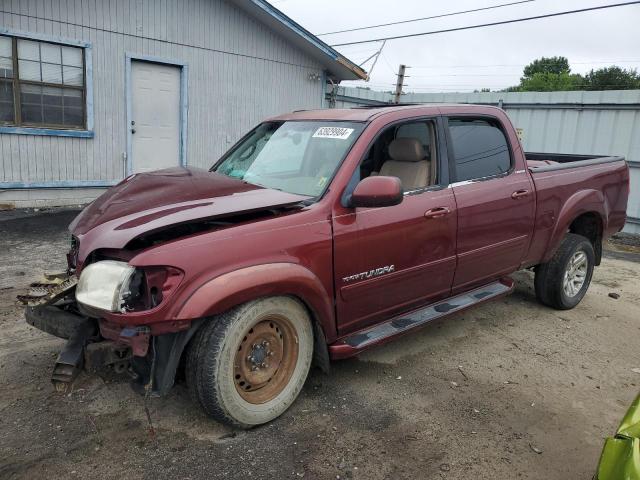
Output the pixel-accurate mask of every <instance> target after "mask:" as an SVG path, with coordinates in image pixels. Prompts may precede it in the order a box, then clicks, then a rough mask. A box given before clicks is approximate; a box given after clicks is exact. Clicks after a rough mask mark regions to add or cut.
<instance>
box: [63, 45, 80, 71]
mask: <svg viewBox="0 0 640 480" xmlns="http://www.w3.org/2000/svg"><path fill="white" fill-rule="evenodd" d="M62 64H63V65H68V66H70V67H82V49H80V48H75V47H62Z"/></svg>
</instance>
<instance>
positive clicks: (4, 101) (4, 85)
mask: <svg viewBox="0 0 640 480" xmlns="http://www.w3.org/2000/svg"><path fill="white" fill-rule="evenodd" d="M13 121H14V108H13V84H12V83H11V81H7V80H1V79H0V122H4V123H6V122H9V123H11V122H13Z"/></svg>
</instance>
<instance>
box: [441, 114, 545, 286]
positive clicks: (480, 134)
mask: <svg viewBox="0 0 640 480" xmlns="http://www.w3.org/2000/svg"><path fill="white" fill-rule="evenodd" d="M447 123H448V133H449V135H448V144H449V148H448V152H449V162H450V166H451V175H452V177H453V180H452V181H453V183H452V184H451V186H452V187H453V193H454V195H455V199H456V204H457V208H458V234H457V248H456V252H457V260H458V262H457V267H456V272H455V277H454V281H453V290H452V293H456V292H460V291H463V290H467V289H469V288H471V287H473V286H475V285H479V284H482V283H486V282H488V281H491V280H493V279H496V278H499V277H500V276H502V275H505V274H508V273H511V272H512V271H514V270H516V269H517V268H518V267H519V265H520V263H521V261H522V258H523V256H524V254H525V252H526V249H527V248H528V244H529V240H530V236H531V233H532V228H533V222H534V213H535V212H534V208H535V205H534V189H533V185H532V184H531V180H530V178H529V175H528V174H527V172H526V170H524V165H516V162H515V156H514V154H513V151H512V148H511V145H510V143H509V141H508V139H507V136H506V135H505V129H504V126H503V125H502V123H501V122H500V121H499V120H498V119H496V118H493V117H467V116H463V117H449V118H448V119H447ZM516 167H517V168H516Z"/></svg>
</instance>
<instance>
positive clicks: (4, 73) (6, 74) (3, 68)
mask: <svg viewBox="0 0 640 480" xmlns="http://www.w3.org/2000/svg"><path fill="white" fill-rule="evenodd" d="M0 78H13V60H11V59H10V58H5V57H0Z"/></svg>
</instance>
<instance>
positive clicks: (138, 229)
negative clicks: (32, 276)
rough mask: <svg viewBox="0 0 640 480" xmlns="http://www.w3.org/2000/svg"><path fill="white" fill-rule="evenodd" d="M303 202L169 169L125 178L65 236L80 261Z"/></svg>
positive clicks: (219, 177) (227, 179) (218, 178)
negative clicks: (173, 230) (171, 230)
mask: <svg viewBox="0 0 640 480" xmlns="http://www.w3.org/2000/svg"><path fill="white" fill-rule="evenodd" d="M308 198H309V197H306V196H304V195H296V194H292V193H286V192H281V191H279V190H272V189H269V188H264V187H260V186H258V185H252V184H249V183H246V182H244V181H242V180H238V179H234V178H230V177H227V176H225V175H220V174H217V173H214V172H209V171H207V170H203V169H199V168H171V169H166V170H158V171H156V172H150V173H141V174H136V175H132V176H130V177H128V178H126V179H125V180H123V181H122V182H120V183H119V184H118V185H116V186H114V187H112V188H110V189H109V190H107V191H106V192H105V193H104V194H103V195H102V196H100V197H99V198H98V199H96V200H95V201H94V202H93V203H91V204H90V205H89V206H87V208H85V209H84V210H83V211H82V212H81V213H80V214H79V215H78V216H77V217H76V218H75V219H74V220H73V222H71V224H70V225H69V230H70V231H71V233H72V234H73V235H74V236H75V237H76V238H77V239H78V240H79V241H80V251H79V254H80V255H79V257H80V258H83V257H84V256H85V255H86V254H88V253H90V252H91V251H93V250H94V249H96V248H123V247H124V246H125V245H126V244H127V243H128V242H129V241H131V240H132V239H134V238H136V237H138V236H140V235H142V234H145V233H149V232H153V231H157V230H161V229H163V228H166V227H169V226H172V225H178V224H184V223H190V222H194V221H198V220H200V219H214V218H218V217H229V216H233V215H235V214H240V213H249V212H256V211H260V210H268V209H273V208H281V207H285V206H288V205H294V204H297V203H300V202H301V201H303V200H306V199H308ZM83 254H84V255H83Z"/></svg>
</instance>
